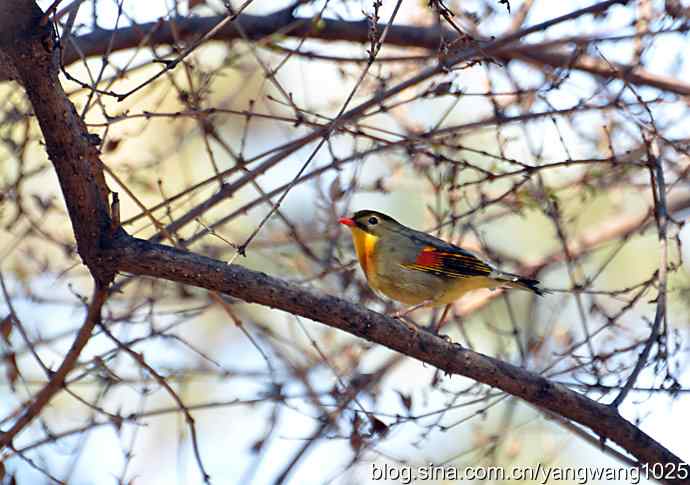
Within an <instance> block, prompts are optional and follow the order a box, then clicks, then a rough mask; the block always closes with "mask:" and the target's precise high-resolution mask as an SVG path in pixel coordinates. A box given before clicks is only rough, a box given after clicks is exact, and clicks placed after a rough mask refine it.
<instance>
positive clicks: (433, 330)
mask: <svg viewBox="0 0 690 485" xmlns="http://www.w3.org/2000/svg"><path fill="white" fill-rule="evenodd" d="M451 305H452V303H449V304H447V305H446V307H445V308H444V309H443V313H442V314H441V318H439V319H438V321H437V322H436V323H435V324H434V325H432V326H431V328H430V329H429V331H430V332H431V333H433V334H434V335H436V334H437V333H438V331H439V330H441V327H442V326H443V322H445V321H446V317H447V316H448V310H450V307H451Z"/></svg>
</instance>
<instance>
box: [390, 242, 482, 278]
mask: <svg viewBox="0 0 690 485" xmlns="http://www.w3.org/2000/svg"><path fill="white" fill-rule="evenodd" d="M403 266H404V267H405V268H409V269H416V270H419V271H426V272H429V273H436V274H440V275H446V276H451V277H454V278H467V277H469V276H487V275H489V274H490V273H491V271H492V269H491V267H490V266H489V265H488V264H486V263H485V262H484V261H482V260H481V259H479V258H477V257H476V256H474V255H472V254H470V253H467V252H464V251H460V250H458V251H452V252H451V251H440V250H438V249H436V248H434V247H433V246H427V247H425V248H423V249H422V250H421V251H420V252H419V254H418V255H417V258H416V259H415V262H414V263H408V264H404V265H403Z"/></svg>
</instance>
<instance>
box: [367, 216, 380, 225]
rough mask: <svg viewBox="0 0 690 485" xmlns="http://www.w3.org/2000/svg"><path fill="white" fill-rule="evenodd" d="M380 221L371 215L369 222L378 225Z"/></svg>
mask: <svg viewBox="0 0 690 485" xmlns="http://www.w3.org/2000/svg"><path fill="white" fill-rule="evenodd" d="M378 223H379V220H378V219H377V218H376V217H370V218H369V224H371V225H372V226H373V225H376V224H378Z"/></svg>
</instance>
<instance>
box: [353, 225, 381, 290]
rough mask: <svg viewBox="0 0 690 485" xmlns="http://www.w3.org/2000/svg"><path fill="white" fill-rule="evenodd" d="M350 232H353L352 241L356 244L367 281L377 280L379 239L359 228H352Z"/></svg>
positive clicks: (358, 257)
mask: <svg viewBox="0 0 690 485" xmlns="http://www.w3.org/2000/svg"><path fill="white" fill-rule="evenodd" d="M350 230H351V231H352V241H353V242H354V243H355V251H356V252H357V259H359V264H360V265H362V269H363V270H364V275H365V276H366V277H367V279H371V278H375V276H376V275H375V273H374V271H375V269H376V268H375V265H374V264H375V263H374V250H375V249H376V243H377V242H378V240H379V238H378V237H377V236H374V235H373V234H369V233H368V232H365V231H363V230H361V229H360V228H358V227H351V228H350Z"/></svg>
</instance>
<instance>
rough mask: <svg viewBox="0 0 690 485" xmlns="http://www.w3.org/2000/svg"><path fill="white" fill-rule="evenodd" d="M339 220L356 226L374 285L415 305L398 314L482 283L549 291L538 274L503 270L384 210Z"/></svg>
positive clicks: (355, 235)
mask: <svg viewBox="0 0 690 485" xmlns="http://www.w3.org/2000/svg"><path fill="white" fill-rule="evenodd" d="M339 222H340V223H341V224H344V225H346V226H348V227H349V228H350V231H351V232H352V240H353V242H354V245H355V251H356V252H357V259H359V264H360V265H361V266H362V270H363V271H364V275H365V276H366V278H367V282H368V283H369V286H370V287H371V288H372V289H373V290H375V291H376V292H379V293H382V294H384V295H385V296H387V297H389V298H392V299H394V300H397V301H399V302H402V303H405V304H407V305H412V306H411V307H410V308H408V309H407V310H406V311H404V312H402V313H398V314H397V315H396V316H403V315H406V314H408V313H410V312H411V311H413V310H415V309H417V308H420V307H423V306H439V305H449V304H450V303H452V302H453V301H455V300H457V299H458V298H460V297H461V296H462V295H464V294H465V293H466V292H468V291H471V290H476V289H479V288H498V287H509V288H520V289H523V290H530V291H533V292H535V293H536V294H537V295H543V294H544V293H545V290H544V289H543V288H542V287H541V286H540V283H539V281H537V280H534V279H530V278H524V277H522V276H519V275H515V274H511V273H506V272H504V271H500V270H498V269H496V268H494V267H493V266H492V265H491V264H489V263H487V262H486V261H484V260H482V259H480V258H479V257H478V256H476V255H475V254H473V253H471V252H470V251H468V250H466V249H463V248H461V247H459V246H455V245H454V244H450V243H447V242H445V241H442V240H441V239H438V238H436V237H434V236H431V235H429V234H426V233H423V232H420V231H415V230H414V229H411V228H409V227H406V226H403V225H402V224H400V223H399V222H397V221H396V220H394V219H393V218H391V217H389V216H387V215H385V214H382V213H380V212H376V211H373V210H361V211H358V212H356V213H355V214H354V215H353V216H352V217H343V218H341V219H340V220H339ZM447 310H448V307H447V308H446V311H445V312H444V315H443V316H442V317H441V320H440V321H439V323H438V324H437V326H438V325H440V324H441V323H442V321H443V319H444V317H445V313H446V312H447Z"/></svg>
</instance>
